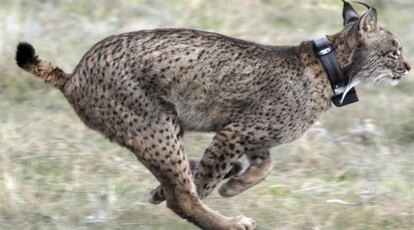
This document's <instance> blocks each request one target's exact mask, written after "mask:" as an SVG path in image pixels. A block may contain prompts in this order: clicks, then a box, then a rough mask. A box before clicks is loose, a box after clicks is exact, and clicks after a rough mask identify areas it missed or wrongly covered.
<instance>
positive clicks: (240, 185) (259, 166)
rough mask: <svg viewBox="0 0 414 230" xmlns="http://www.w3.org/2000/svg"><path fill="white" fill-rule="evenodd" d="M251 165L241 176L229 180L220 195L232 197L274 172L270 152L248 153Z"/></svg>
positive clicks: (220, 190)
mask: <svg viewBox="0 0 414 230" xmlns="http://www.w3.org/2000/svg"><path fill="white" fill-rule="evenodd" d="M246 156H247V158H248V160H249V163H250V165H249V166H248V168H247V169H246V170H244V171H243V172H242V173H241V174H240V175H237V176H233V177H231V178H230V179H229V180H227V181H226V182H225V183H224V184H223V185H222V186H221V187H220V189H219V194H220V195H221V196H224V197H232V196H235V195H237V194H240V193H242V192H244V191H246V190H247V189H249V188H251V187H253V186H254V185H256V184H258V183H259V182H261V181H262V180H264V179H265V178H266V177H267V176H268V175H269V174H270V172H271V171H272V166H273V165H272V159H271V155H270V152H269V150H264V151H259V152H254V153H246Z"/></svg>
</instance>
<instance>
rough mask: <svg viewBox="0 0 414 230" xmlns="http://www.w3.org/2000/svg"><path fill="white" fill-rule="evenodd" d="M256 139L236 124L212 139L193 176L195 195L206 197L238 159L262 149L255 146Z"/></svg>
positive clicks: (259, 146) (257, 145)
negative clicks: (195, 188)
mask: <svg viewBox="0 0 414 230" xmlns="http://www.w3.org/2000/svg"><path fill="white" fill-rule="evenodd" d="M256 138H258V136H254V135H253V133H252V132H249V131H246V129H243V128H242V127H241V126H239V125H238V124H232V125H229V126H227V127H226V128H224V129H223V130H222V131H220V132H219V133H218V134H217V135H216V136H215V137H214V139H213V142H212V143H211V144H210V146H209V147H208V148H207V149H206V152H205V153H204V155H203V158H202V159H201V161H200V163H199V164H198V165H197V168H196V172H195V174H194V180H195V184H196V187H197V193H198V195H199V197H200V198H201V199H203V198H205V197H206V196H208V195H209V194H210V193H211V191H212V190H213V189H214V188H215V187H216V186H217V185H218V184H219V183H220V182H221V180H222V179H224V178H225V176H226V175H227V174H228V173H229V172H230V171H232V169H233V168H234V166H235V165H237V164H239V158H240V157H241V156H242V155H243V154H245V153H247V152H255V151H259V150H260V149H261V148H263V146H261V145H260V144H257V142H256V141H255V139H256ZM253 143H254V144H253ZM265 159H269V160H270V158H265ZM256 160H257V159H256ZM249 171H251V170H249ZM230 180H231V179H230Z"/></svg>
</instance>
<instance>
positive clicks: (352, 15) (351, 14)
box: [342, 0, 359, 26]
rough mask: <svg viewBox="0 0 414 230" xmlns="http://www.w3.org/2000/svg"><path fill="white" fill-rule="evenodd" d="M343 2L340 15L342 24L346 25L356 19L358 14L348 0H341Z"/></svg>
mask: <svg viewBox="0 0 414 230" xmlns="http://www.w3.org/2000/svg"><path fill="white" fill-rule="evenodd" d="M342 2H343V3H344V7H343V9H342V17H343V19H344V26H345V25H347V24H348V23H350V22H354V21H358V19H359V15H358V13H357V12H356V11H355V10H354V8H353V7H352V6H351V4H349V2H346V1H345V0H342Z"/></svg>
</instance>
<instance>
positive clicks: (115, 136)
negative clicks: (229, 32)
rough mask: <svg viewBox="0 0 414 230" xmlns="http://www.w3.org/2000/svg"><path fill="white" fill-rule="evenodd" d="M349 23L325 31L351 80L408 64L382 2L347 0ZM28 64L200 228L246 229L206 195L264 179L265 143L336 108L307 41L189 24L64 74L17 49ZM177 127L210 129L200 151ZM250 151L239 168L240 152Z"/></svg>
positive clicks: (109, 50)
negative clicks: (192, 151) (359, 5)
mask: <svg viewBox="0 0 414 230" xmlns="http://www.w3.org/2000/svg"><path fill="white" fill-rule="evenodd" d="M343 20H344V28H343V29H342V30H341V31H340V32H338V33H335V34H333V35H329V36H327V38H328V40H329V41H330V43H331V44H332V46H333V47H334V49H335V52H336V57H337V60H338V62H339V64H340V66H341V68H342V70H343V72H344V73H345V74H346V76H347V77H348V78H349V83H348V86H347V88H349V87H353V86H355V85H356V84H357V83H359V82H383V83H386V84H390V85H394V84H396V83H398V81H399V80H400V79H401V78H402V77H403V76H404V75H406V74H407V73H408V71H409V70H410V66H409V64H408V63H407V62H406V61H405V59H404V57H403V56H402V45H401V43H400V42H399V41H398V40H397V39H396V37H395V36H394V35H393V34H392V33H390V32H388V31H387V30H385V29H383V28H381V27H379V26H378V23H377V11H376V10H375V9H374V8H371V7H368V10H367V11H366V12H365V13H364V14H363V15H362V16H359V15H358V13H357V12H356V11H355V10H354V9H353V8H352V6H351V5H350V4H349V3H347V2H344V7H343ZM16 61H17V64H18V66H20V67H21V68H23V69H24V70H26V71H28V72H30V73H32V74H34V75H36V76H38V77H40V78H42V79H43V80H44V81H46V82H47V83H50V84H51V85H53V86H55V87H56V88H58V89H59V90H60V91H61V92H62V93H63V94H64V96H65V97H66V98H67V100H68V101H69V103H70V104H71V105H72V106H73V108H74V109H75V111H76V113H77V114H78V116H79V117H80V119H81V120H82V121H83V122H84V123H85V124H86V125H87V126H88V127H90V128H92V129H94V130H97V131H98V132H100V133H102V134H103V135H105V136H106V137H107V138H108V139H110V140H111V141H114V142H116V143H118V144H119V145H121V146H123V147H125V148H127V149H129V150H130V151H131V152H133V153H134V154H135V156H136V157H137V158H138V160H139V161H140V162H141V163H142V164H143V165H144V166H145V167H146V168H147V169H148V170H149V171H151V173H152V174H153V175H154V176H155V177H156V178H157V180H158V181H159V182H160V184H161V186H160V187H159V188H157V189H155V190H154V191H153V193H152V194H151V196H150V201H151V202H152V203H155V204H156V203H160V202H162V201H163V200H166V202H167V206H168V207H169V208H170V209H172V210H173V211H174V212H175V213H176V214H178V215H179V216H180V217H182V218H184V219H187V220H188V221H189V222H191V223H193V224H195V225H197V226H199V227H200V228H202V229H214V230H221V229H253V228H254V227H255V222H254V221H253V220H252V219H250V218H247V217H244V216H238V217H232V218H230V217H225V216H223V215H221V214H219V213H218V212H215V211H213V210H211V209H210V208H209V207H207V206H206V205H205V204H203V202H202V199H203V198H205V197H207V196H208V195H209V194H210V193H211V192H212V191H213V189H214V188H215V187H216V186H217V185H219V183H220V182H221V181H222V180H223V179H224V178H228V180H227V181H226V182H225V183H224V184H223V185H222V186H221V188H220V189H219V192H220V194H221V195H223V196H227V197H228V196H234V195H236V194H239V193H241V192H243V191H245V190H246V189H248V188H250V187H251V186H253V185H254V184H256V183H258V182H259V181H261V180H263V179H264V178H265V177H266V175H268V174H269V172H270V171H271V167H272V162H271V157H270V154H269V149H270V148H272V147H275V146H278V145H281V144H284V143H287V142H291V141H293V140H295V139H297V138H299V137H300V136H301V135H303V133H304V132H305V131H306V130H308V129H309V128H310V127H311V126H312V124H313V123H314V122H315V121H316V120H317V119H318V118H319V116H320V115H321V113H323V112H324V111H327V110H328V109H329V108H330V107H331V97H332V95H333V91H332V88H331V85H330V83H329V81H328V78H327V74H326V73H325V71H324V70H323V68H322V66H321V63H320V60H319V59H318V56H317V55H316V54H315V51H314V47H313V43H312V41H304V42H302V43H300V44H299V45H298V46H270V45H261V44H257V43H254V42H248V41H244V40H239V39H235V38H231V37H227V36H224V35H220V34H216V33H211V32H203V31H198V30H191V29H156V30H143V31H137V32H131V33H124V34H120V35H115V36H110V37H107V38H105V39H103V40H102V41H100V42H98V43H97V44H95V45H94V46H93V47H92V48H91V49H90V50H89V51H88V52H87V53H86V54H85V55H84V56H83V57H82V59H81V61H80V62H79V64H78V65H77V66H76V68H75V70H74V71H73V72H72V73H70V74H68V73H65V72H64V71H62V70H61V69H59V68H57V67H53V66H52V65H51V64H49V63H47V62H44V61H41V60H40V59H38V57H37V56H36V54H35V51H34V49H33V47H32V46H31V45H30V44H28V43H20V44H19V45H18V47H17V52H16ZM184 131H201V132H215V133H216V135H215V136H214V138H213V140H212V142H211V144H210V145H209V146H208V147H207V148H206V150H205V153H204V155H203V157H202V159H201V160H200V161H199V162H197V161H194V160H190V159H189V158H188V157H187V155H186V154H185V152H184V147H183V135H184ZM243 155H246V156H247V158H248V159H249V161H250V165H248V166H247V167H246V168H245V169H243V166H242V165H241V163H240V162H239V158H240V157H241V156H243Z"/></svg>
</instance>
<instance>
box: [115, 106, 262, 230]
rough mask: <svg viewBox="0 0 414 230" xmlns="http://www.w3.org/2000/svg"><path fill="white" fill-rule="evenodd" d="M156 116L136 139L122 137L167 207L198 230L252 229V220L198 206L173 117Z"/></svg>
mask: <svg viewBox="0 0 414 230" xmlns="http://www.w3.org/2000/svg"><path fill="white" fill-rule="evenodd" d="M159 116H160V117H159V119H158V120H157V121H152V123H153V124H156V125H152V126H151V125H150V126H147V127H146V129H142V128H141V129H140V131H139V132H135V133H136V135H133V134H134V132H132V133H127V134H124V135H123V136H127V137H129V140H128V141H127V147H128V148H129V149H130V150H132V151H133V152H134V153H135V155H136V156H137V158H138V159H139V160H140V161H141V162H142V163H143V164H144V165H145V166H146V167H147V168H148V169H149V170H150V171H151V172H152V173H153V174H154V176H155V177H156V178H157V179H158V181H159V182H160V183H161V184H162V186H163V194H164V195H165V198H166V201H167V206H168V207H169V208H170V209H171V210H172V211H174V212H175V213H176V214H177V215H179V216H180V217H182V218H184V219H186V220H188V221H189V222H191V223H193V224H195V225H197V226H199V227H200V228H202V229H211V230H213V229H214V230H216V229H217V230H225V229H226V230H227V229H240V230H246V229H253V228H254V226H255V223H254V221H253V220H251V219H249V218H246V217H243V216H239V217H235V218H229V217H225V216H222V215H221V214H219V213H217V212H215V211H213V210H211V209H210V208H209V207H207V206H206V205H204V204H203V203H202V201H201V200H200V199H199V198H198V195H197V191H196V187H195V185H194V183H193V179H192V174H191V170H190V163H189V161H188V159H187V156H186V155H185V154H184V149H183V143H182V140H181V137H180V135H179V131H180V130H179V127H178V124H177V123H176V122H175V117H174V116H172V115H161V114H160V115H159ZM161 130H162V132H160V131H161ZM160 140H161V143H160Z"/></svg>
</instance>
